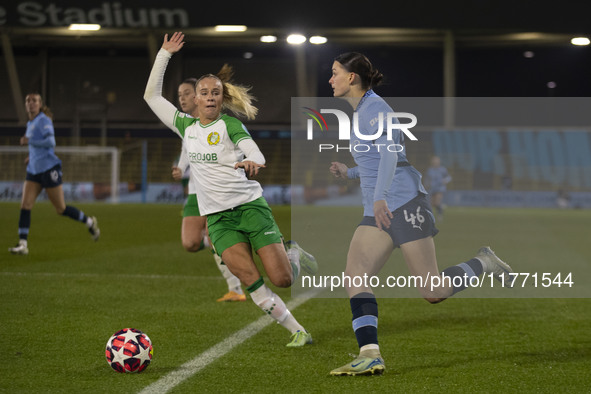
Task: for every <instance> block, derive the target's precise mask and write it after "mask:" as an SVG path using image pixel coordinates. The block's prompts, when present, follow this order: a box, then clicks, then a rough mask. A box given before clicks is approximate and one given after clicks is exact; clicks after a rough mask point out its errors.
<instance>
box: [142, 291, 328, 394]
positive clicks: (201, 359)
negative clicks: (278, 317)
mask: <svg viewBox="0 0 591 394" xmlns="http://www.w3.org/2000/svg"><path fill="white" fill-rule="evenodd" d="M316 293H318V290H311V291H308V292H306V293H304V294H303V295H302V296H301V297H300V298H294V299H292V300H291V301H289V302H288V303H287V309H289V310H293V309H295V308H297V307H298V306H300V305H302V304H303V303H304V302H306V301H308V300H309V299H310V298H312V297H313V296H314V295H315V294H316ZM274 322H275V320H273V319H272V318H270V317H269V316H267V315H264V316H261V317H260V318H258V319H257V320H255V321H254V322H252V323H250V324H249V325H248V326H246V327H244V328H243V329H241V330H239V331H236V332H235V333H234V334H232V335H230V336H229V337H227V338H226V339H224V340H223V341H221V342H218V343H216V344H215V345H213V346H212V347H210V348H209V349H207V350H206V351H204V352H203V353H201V354H199V355H197V356H196V357H195V358H193V359H192V360H190V361H187V362H186V363H184V364H183V365H181V366H180V367H179V368H178V369H176V370H174V371H172V372H170V373H168V374H166V375H164V376H163V377H161V378H160V379H158V380H157V381H156V382H154V383H152V384H150V385H149V386H146V387H145V388H144V389H143V390H142V391H140V392H139V394H156V393H158V394H159V393H166V392H168V391H170V390H172V389H173V388H174V387H175V386H178V385H179V384H181V383H182V382H183V381H185V380H186V379H188V378H190V377H191V376H193V375H195V374H196V373H197V372H199V371H201V370H202V369H203V368H205V367H207V366H208V365H209V364H211V363H213V362H214V361H216V360H217V359H218V358H221V357H223V356H225V355H226V354H228V353H229V352H230V350H232V349H233V348H234V347H236V346H238V345H240V344H241V343H242V342H244V341H246V340H247V339H249V338H250V337H252V336H254V335H256V334H258V333H259V331H261V330H262V329H263V328H265V327H267V326H268V325H269V324H271V323H274Z"/></svg>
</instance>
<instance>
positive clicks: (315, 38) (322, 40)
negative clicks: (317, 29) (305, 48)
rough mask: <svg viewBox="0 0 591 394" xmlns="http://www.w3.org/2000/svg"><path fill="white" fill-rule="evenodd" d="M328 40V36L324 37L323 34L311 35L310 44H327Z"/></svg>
mask: <svg viewBox="0 0 591 394" xmlns="http://www.w3.org/2000/svg"><path fill="white" fill-rule="evenodd" d="M327 41H328V40H327V38H326V37H322V36H312V37H310V44H315V45H321V44H326V42H327Z"/></svg>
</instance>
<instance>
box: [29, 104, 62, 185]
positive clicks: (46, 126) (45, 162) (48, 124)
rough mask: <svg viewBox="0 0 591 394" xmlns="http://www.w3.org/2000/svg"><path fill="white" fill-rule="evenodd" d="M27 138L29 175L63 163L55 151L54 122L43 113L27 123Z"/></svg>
mask: <svg viewBox="0 0 591 394" xmlns="http://www.w3.org/2000/svg"><path fill="white" fill-rule="evenodd" d="M25 136H26V137H27V138H28V139H29V164H28V165H27V172H28V173H31V174H40V173H42V172H45V171H47V170H49V169H51V168H53V167H55V166H56V165H58V164H61V163H62V162H61V160H60V159H59V158H58V157H57V156H56V155H55V152H54V151H53V148H54V147H55V134H54V131H53V122H52V121H51V119H49V117H48V116H47V115H45V114H44V113H43V112H40V113H39V115H37V116H36V117H35V119H33V120H29V121H28V122H27V131H26V133H25Z"/></svg>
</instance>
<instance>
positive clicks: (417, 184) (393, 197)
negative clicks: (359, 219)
mask: <svg viewBox="0 0 591 394" xmlns="http://www.w3.org/2000/svg"><path fill="white" fill-rule="evenodd" d="M355 112H356V113H357V114H358V116H359V132H360V134H362V135H374V134H376V132H377V131H378V128H379V113H380V112H382V113H383V133H382V135H381V136H380V137H378V138H377V139H376V140H374V141H366V140H362V139H360V138H358V137H357V136H356V135H355V133H354V132H353V131H352V132H351V154H352V155H353V159H354V160H355V163H356V164H357V167H354V168H350V169H349V171H348V173H347V175H348V177H349V178H360V181H361V191H362V195H363V216H374V213H373V204H374V202H375V201H378V200H386V202H387V204H388V208H389V209H390V210H391V211H394V210H395V209H397V208H399V207H401V206H402V205H404V204H406V203H407V202H409V201H410V200H412V199H413V198H415V197H416V196H417V194H418V193H419V192H421V193H425V194H427V191H426V190H425V188H424V187H423V185H422V184H421V173H420V172H418V171H417V170H416V169H415V168H414V167H412V166H411V165H410V164H408V162H407V160H406V152H405V150H404V149H406V148H404V149H402V148H401V147H404V134H403V133H402V131H400V130H398V129H394V130H393V131H392V140H388V139H387V134H386V130H387V126H386V123H387V122H386V118H387V115H388V113H389V112H394V110H393V109H392V108H391V107H390V106H389V105H388V104H387V103H386V102H385V101H384V100H383V99H382V98H381V97H380V96H378V95H377V94H376V93H374V92H373V90H371V89H370V90H369V91H367V93H366V94H365V95H364V96H363V98H362V99H361V101H360V102H359V105H358V106H357V109H356V110H355ZM393 121H394V123H399V122H398V120H397V119H394V120H393ZM397 150H400V151H399V152H396V151H397Z"/></svg>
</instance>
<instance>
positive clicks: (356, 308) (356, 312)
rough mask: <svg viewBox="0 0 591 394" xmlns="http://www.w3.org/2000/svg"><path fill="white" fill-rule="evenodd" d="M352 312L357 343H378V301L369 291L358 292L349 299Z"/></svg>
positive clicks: (361, 344) (363, 344)
mask: <svg viewBox="0 0 591 394" xmlns="http://www.w3.org/2000/svg"><path fill="white" fill-rule="evenodd" d="M350 302H351V312H352V313H353V331H355V337H356V338H357V344H358V345H359V347H360V348H361V347H362V346H365V345H369V344H376V345H377V344H378V303H377V301H376V297H375V296H374V295H373V294H371V293H359V294H357V295H356V296H353V298H351V299H350Z"/></svg>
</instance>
